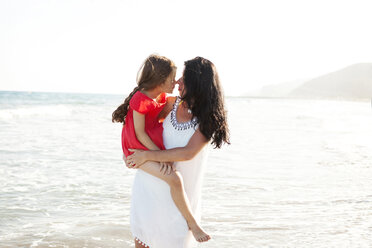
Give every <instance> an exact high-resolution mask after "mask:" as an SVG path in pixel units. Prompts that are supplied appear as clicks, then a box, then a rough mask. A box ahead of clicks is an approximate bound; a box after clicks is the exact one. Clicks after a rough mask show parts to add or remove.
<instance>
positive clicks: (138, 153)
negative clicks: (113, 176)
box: [127, 149, 147, 169]
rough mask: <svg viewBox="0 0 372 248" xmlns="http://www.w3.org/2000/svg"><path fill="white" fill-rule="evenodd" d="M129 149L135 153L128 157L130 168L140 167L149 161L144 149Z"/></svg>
mask: <svg viewBox="0 0 372 248" xmlns="http://www.w3.org/2000/svg"><path fill="white" fill-rule="evenodd" d="M128 150H129V151H130V152H133V154H131V155H129V156H128V157H127V162H128V164H129V166H128V168H133V169H138V168H139V167H140V166H141V165H142V164H143V163H145V162H146V161H147V160H146V157H145V151H144V150H138V149H128Z"/></svg>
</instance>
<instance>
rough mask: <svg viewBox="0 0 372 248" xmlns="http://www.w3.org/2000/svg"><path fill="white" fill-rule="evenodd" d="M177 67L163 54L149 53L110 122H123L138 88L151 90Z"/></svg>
mask: <svg viewBox="0 0 372 248" xmlns="http://www.w3.org/2000/svg"><path fill="white" fill-rule="evenodd" d="M176 69H177V67H176V66H175V64H174V63H173V61H172V60H170V59H168V58H167V57H164V56H159V55H156V54H151V55H150V56H149V57H147V58H146V60H145V62H143V65H142V66H141V68H140V70H139V71H138V74H137V77H138V76H139V78H137V86H136V87H135V88H134V89H133V91H132V92H131V93H130V94H129V96H128V97H127V98H126V99H125V100H124V103H123V104H121V105H120V106H119V107H118V108H117V109H116V110H115V111H114V112H113V113H112V122H122V123H123V124H125V117H126V116H127V114H128V109H129V102H130V99H132V97H133V95H134V94H135V93H136V92H137V91H139V90H151V89H154V88H155V87H157V86H158V85H161V84H163V83H164V82H165V80H166V79H167V78H168V76H169V75H170V74H171V73H172V72H175V70H176Z"/></svg>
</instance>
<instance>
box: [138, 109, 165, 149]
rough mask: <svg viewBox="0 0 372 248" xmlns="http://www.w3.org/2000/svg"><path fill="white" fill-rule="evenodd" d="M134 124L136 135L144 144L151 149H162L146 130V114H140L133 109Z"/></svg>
mask: <svg viewBox="0 0 372 248" xmlns="http://www.w3.org/2000/svg"><path fill="white" fill-rule="evenodd" d="M133 124H134V131H135V133H136V137H137V139H138V140H139V142H141V143H142V145H144V146H146V147H147V149H149V150H160V148H159V147H158V146H157V145H155V143H154V142H153V141H152V140H151V139H150V137H149V135H148V134H147V133H146V131H145V115H144V114H140V113H138V112H137V111H135V110H133Z"/></svg>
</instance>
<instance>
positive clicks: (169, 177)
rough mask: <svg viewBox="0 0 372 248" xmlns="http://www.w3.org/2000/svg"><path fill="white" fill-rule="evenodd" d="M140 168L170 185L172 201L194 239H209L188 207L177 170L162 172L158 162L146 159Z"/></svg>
mask: <svg viewBox="0 0 372 248" xmlns="http://www.w3.org/2000/svg"><path fill="white" fill-rule="evenodd" d="M140 169H141V170H143V171H145V172H147V173H149V174H150V175H153V176H155V177H157V178H160V179H162V180H163V181H165V182H166V183H167V184H168V185H169V187H170V193H171V196H172V199H173V201H174V203H175V204H176V206H177V208H178V210H179V211H180V212H181V214H182V216H183V217H184V218H185V220H186V222H187V225H188V226H189V228H190V230H191V232H192V234H193V235H194V237H195V239H196V240H197V241H199V242H205V241H208V240H210V239H211V238H210V236H209V235H208V234H207V233H206V232H204V230H203V229H202V228H201V227H200V226H199V225H198V223H197V222H196V220H195V218H194V216H193V214H192V212H191V208H190V203H189V199H188V198H187V196H186V193H185V189H184V186H183V181H182V176H181V174H180V173H179V172H176V171H171V173H170V174H165V175H164V174H163V173H162V172H161V171H160V164H159V163H157V162H152V161H148V162H146V163H144V164H143V165H141V167H140Z"/></svg>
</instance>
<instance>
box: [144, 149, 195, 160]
mask: <svg viewBox="0 0 372 248" xmlns="http://www.w3.org/2000/svg"><path fill="white" fill-rule="evenodd" d="M144 153H145V158H146V161H158V162H171V161H174V162H175V161H185V160H190V159H192V158H193V157H194V156H195V155H196V154H197V152H192V151H191V150H190V149H187V148H186V147H177V148H172V149H169V150H159V151H144Z"/></svg>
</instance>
